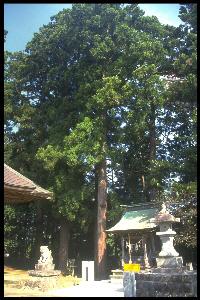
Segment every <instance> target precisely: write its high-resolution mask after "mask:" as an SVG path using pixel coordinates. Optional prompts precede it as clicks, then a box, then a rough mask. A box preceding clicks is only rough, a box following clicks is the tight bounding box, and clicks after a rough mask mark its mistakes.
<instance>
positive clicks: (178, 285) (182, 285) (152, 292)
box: [123, 271, 197, 297]
mask: <svg viewBox="0 0 200 300" xmlns="http://www.w3.org/2000/svg"><path fill="white" fill-rule="evenodd" d="M126 273H128V274H126ZM134 280H136V293H135V295H134V288H135V287H134V286H135V281H134ZM123 282H124V296H125V297H197V273H196V272H195V271H191V272H187V273H186V272H183V274H180V273H171V274H164V273H150V272H149V273H148V272H145V273H142V272H140V273H136V274H134V273H131V272H124V280H123ZM125 293H126V295H125Z"/></svg>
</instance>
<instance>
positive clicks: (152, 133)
mask: <svg viewBox="0 0 200 300" xmlns="http://www.w3.org/2000/svg"><path fill="white" fill-rule="evenodd" d="M155 123H156V115H155V105H154V104H151V115H150V123H149V163H150V164H151V162H152V161H153V160H155V159H156V124H155ZM150 175H151V174H150ZM149 177H150V178H151V176H149ZM155 194H156V192H155V188H154V187H152V186H151V184H150V183H149V184H148V188H147V201H148V202H150V201H152V200H153V199H154V198H155Z"/></svg>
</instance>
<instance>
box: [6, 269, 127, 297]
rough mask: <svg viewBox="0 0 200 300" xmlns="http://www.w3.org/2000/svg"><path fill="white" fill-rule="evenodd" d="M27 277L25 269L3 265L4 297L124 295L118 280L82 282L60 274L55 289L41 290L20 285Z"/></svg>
mask: <svg viewBox="0 0 200 300" xmlns="http://www.w3.org/2000/svg"><path fill="white" fill-rule="evenodd" d="M28 278H29V275H28V274H27V271H24V270H18V269H14V268H9V267H4V297H124V292H123V286H122V283H120V282H119V283H110V282H109V281H108V280H101V281H92V282H82V281H81V279H80V278H74V277H72V276H60V278H59V281H58V285H57V287H56V289H52V290H48V291H47V292H41V291H39V290H38V289H32V288H28V287H26V288H21V287H20V282H23V281H25V280H26V279H28Z"/></svg>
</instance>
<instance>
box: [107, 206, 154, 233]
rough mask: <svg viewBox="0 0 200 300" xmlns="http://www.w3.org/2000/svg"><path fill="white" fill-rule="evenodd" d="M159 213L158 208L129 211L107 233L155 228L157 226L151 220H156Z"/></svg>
mask: <svg viewBox="0 0 200 300" xmlns="http://www.w3.org/2000/svg"><path fill="white" fill-rule="evenodd" d="M157 212H158V210H157V209H156V208H150V209H144V210H133V211H127V212H126V213H125V214H124V215H123V216H122V218H121V220H120V221H119V222H118V223H117V224H116V225H115V226H113V227H112V228H110V229H108V230H106V231H107V232H117V231H125V230H138V229H146V228H154V227H156V226H157V225H156V224H154V223H152V222H150V219H151V218H154V217H155V214H156V213H157Z"/></svg>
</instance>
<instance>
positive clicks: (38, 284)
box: [19, 276, 59, 292]
mask: <svg viewBox="0 0 200 300" xmlns="http://www.w3.org/2000/svg"><path fill="white" fill-rule="evenodd" d="M58 280H59V276H49V277H30V279H27V280H24V281H22V282H21V283H20V286H19V287H20V288H25V289H26V288H29V289H30V288H31V289H39V290H41V291H43V292H45V291H47V290H51V289H54V288H57V286H58Z"/></svg>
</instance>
